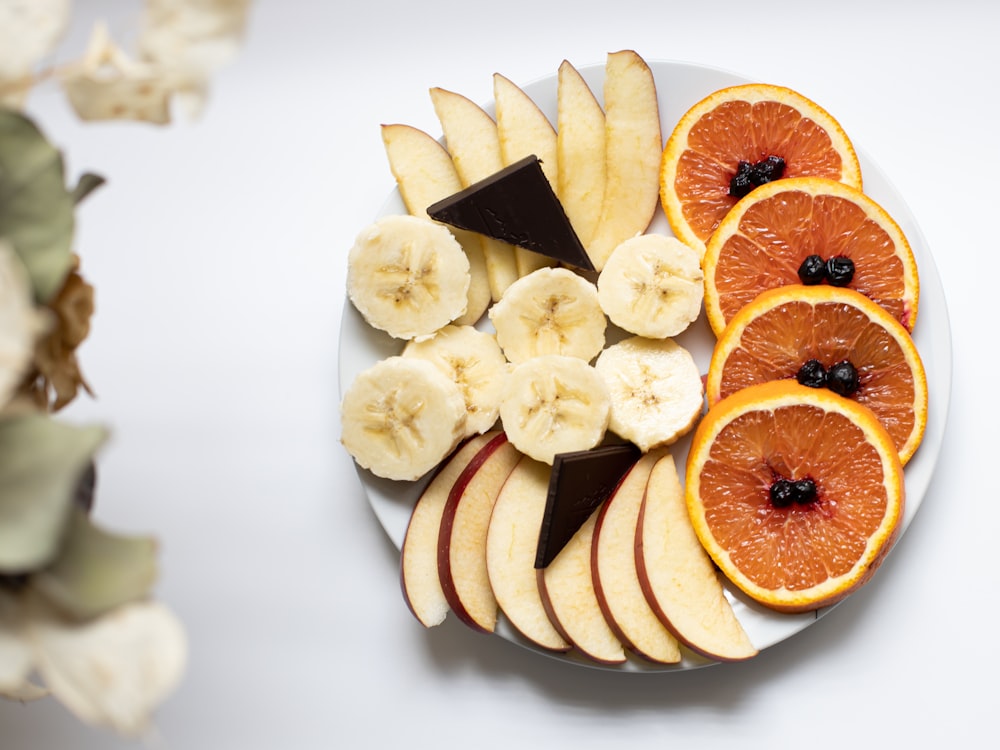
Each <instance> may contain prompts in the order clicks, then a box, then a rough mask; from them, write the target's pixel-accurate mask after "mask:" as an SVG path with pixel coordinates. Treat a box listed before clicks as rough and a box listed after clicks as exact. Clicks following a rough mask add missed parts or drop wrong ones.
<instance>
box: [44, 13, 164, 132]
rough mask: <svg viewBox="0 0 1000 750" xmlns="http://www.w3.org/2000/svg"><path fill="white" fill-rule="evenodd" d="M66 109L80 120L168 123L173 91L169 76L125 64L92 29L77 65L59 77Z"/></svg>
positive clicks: (101, 30)
mask: <svg viewBox="0 0 1000 750" xmlns="http://www.w3.org/2000/svg"><path fill="white" fill-rule="evenodd" d="M61 82H62V86H63V89H64V90H65V92H66V96H67V98H68V99H69V102H70V105H71V106H72V107H73V109H74V110H75V111H76V113H77V115H78V116H79V117H80V118H81V119H83V120H139V121H142V122H151V123H155V124H158V125H163V124H166V123H168V122H170V96H171V94H172V93H173V89H174V88H175V86H174V83H173V81H172V77H171V75H170V74H169V72H167V71H164V70H162V69H161V68H159V67H157V66H155V65H150V64H148V63H143V62H137V61H134V60H131V59H130V58H129V57H128V56H127V55H126V54H125V53H124V52H123V51H122V50H121V49H120V48H119V47H118V46H117V45H115V43H114V42H113V41H112V40H111V37H110V35H109V34H108V30H107V27H106V26H105V25H104V24H98V25H96V26H95V27H94V30H93V32H92V33H91V36H90V41H89V43H88V45H87V51H86V53H85V54H84V57H83V59H82V60H81V61H80V62H79V63H77V64H76V65H72V66H68V67H67V68H66V70H65V71H64V72H63V74H62V76H61Z"/></svg>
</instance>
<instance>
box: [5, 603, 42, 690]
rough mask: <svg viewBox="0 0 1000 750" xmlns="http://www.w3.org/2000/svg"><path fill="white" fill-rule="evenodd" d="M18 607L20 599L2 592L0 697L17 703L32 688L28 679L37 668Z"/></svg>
mask: <svg viewBox="0 0 1000 750" xmlns="http://www.w3.org/2000/svg"><path fill="white" fill-rule="evenodd" d="M18 605H19V600H18V598H17V597H14V596H11V595H9V594H6V593H3V592H0V695H3V696H6V697H8V698H11V699H15V700H20V699H21V693H22V692H23V691H24V690H25V689H26V688H27V689H29V691H30V688H31V687H33V686H32V685H31V683H30V682H29V680H28V675H29V674H30V673H31V669H32V667H33V666H34V659H33V657H32V654H31V645H30V643H29V642H28V641H27V639H26V638H25V637H24V628H23V627H22V624H21V611H20V607H19V606H18Z"/></svg>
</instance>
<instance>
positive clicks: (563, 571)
mask: <svg viewBox="0 0 1000 750" xmlns="http://www.w3.org/2000/svg"><path fill="white" fill-rule="evenodd" d="M597 515H598V511H595V512H594V513H592V514H591V516H590V517H589V518H588V519H587V520H586V521H585V522H584V524H583V525H582V526H581V527H580V528H579V529H578V530H577V532H576V534H574V535H573V537H572V538H571V539H570V540H569V542H568V543H567V544H566V546H565V547H563V548H562V551H560V552H559V554H558V555H556V557H555V559H554V560H553V561H552V562H551V563H549V565H548V567H546V568H542V569H539V570H538V571H537V575H538V582H539V589H540V590H541V593H542V602H543V603H544V605H545V610H546V612H548V615H549V619H550V620H551V621H552V623H553V624H554V625H555V627H556V629H557V630H559V632H560V633H561V634H562V636H563V637H564V638H565V639H566V640H567V641H569V642H570V643H572V644H573V645H574V646H575V647H576V648H577V649H578V650H579V651H580V653H582V654H583V655H584V656H586V657H588V658H590V659H592V660H594V661H596V662H599V663H601V664H621V663H623V662H624V661H625V660H626V657H625V649H624V647H623V645H622V642H621V641H620V640H618V638H617V637H616V636H615V633H614V631H613V630H612V629H611V626H610V625H609V624H608V621H607V619H605V617H604V612H603V611H602V610H601V605H600V603H599V602H598V601H597V594H596V592H595V591H594V578H593V568H592V567H591V562H590V557H591V543H592V541H593V537H594V529H595V527H596V525H597Z"/></svg>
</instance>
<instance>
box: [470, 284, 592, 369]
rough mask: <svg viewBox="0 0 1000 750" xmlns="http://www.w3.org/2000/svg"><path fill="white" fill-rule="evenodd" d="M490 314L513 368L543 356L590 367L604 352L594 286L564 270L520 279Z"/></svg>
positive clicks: (504, 294)
mask: <svg viewBox="0 0 1000 750" xmlns="http://www.w3.org/2000/svg"><path fill="white" fill-rule="evenodd" d="M489 315H490V320H491V321H493V327H494V328H495V329H496V332H497V341H498V342H499V344H500V347H501V348H502V349H503V353H504V354H505V355H506V356H507V359H509V360H510V361H511V362H513V363H514V364H519V363H521V362H525V361H527V360H529V359H531V358H532V357H538V356H541V355H543V354H562V355H565V356H569V357H578V358H580V359H582V360H585V361H587V362H589V361H590V360H592V359H593V358H594V357H596V356H597V355H598V354H599V353H600V351H601V349H603V348H604V333H605V330H606V329H607V325H608V321H607V318H605V316H604V312H603V311H602V310H601V305H600V303H599V302H598V301H597V287H596V286H594V284H592V283H591V282H589V281H587V280H586V279H584V278H583V277H582V276H579V275H577V274H575V273H573V272H572V271H570V270H569V269H566V268H548V267H546V268H540V269H538V270H537V271H532V272H531V273H529V274H528V275H527V276H522V277H521V278H520V279H518V280H517V281H515V282H514V283H513V284H511V285H510V286H509V287H507V289H506V290H505V291H504V293H503V296H502V297H501V298H500V300H499V301H498V302H497V303H496V304H494V305H493V307H491V308H490V312H489Z"/></svg>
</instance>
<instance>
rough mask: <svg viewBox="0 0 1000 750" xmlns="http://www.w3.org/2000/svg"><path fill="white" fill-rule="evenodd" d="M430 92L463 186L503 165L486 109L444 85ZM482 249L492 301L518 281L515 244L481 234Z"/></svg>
mask: <svg viewBox="0 0 1000 750" xmlns="http://www.w3.org/2000/svg"><path fill="white" fill-rule="evenodd" d="M430 94H431V102H432V104H433V105H434V111H435V113H436V114H437V117H438V120H439V121H440V123H441V128H442V130H443V131H444V138H445V143H446V145H447V150H448V153H449V154H450V155H451V159H452V162H453V164H454V166H455V170H456V171H457V172H458V177H459V180H460V181H461V183H462V187H463V188H465V187H469V186H470V185H472V184H474V183H476V182H479V181H480V180H484V179H486V178H487V177H489V176H490V175H493V174H495V173H497V172H499V171H500V170H501V169H503V166H504V164H503V157H502V155H501V152H500V134H499V132H498V130H497V124H496V122H495V121H494V120H493V118H492V117H490V115H489V114H488V113H487V112H486V110H484V109H483V108H482V107H480V106H479V105H478V104H476V103H475V102H473V101H472V100H471V99H468V98H467V97H465V96H462V95H461V94H456V93H455V92H452V91H448V90H447V89H442V88H438V87H435V88H432V89H431V90H430ZM455 192H457V191H455ZM441 197H445V196H441ZM433 202H434V201H431V203H433ZM431 203H428V204H426V206H429V205H431ZM426 206H425V208H426ZM483 253H484V254H485V257H486V271H487V274H488V276H489V280H490V291H491V294H492V299H493V301H494V302H495V301H497V300H499V299H500V296H501V295H502V294H503V292H504V290H505V289H506V288H507V287H508V286H510V285H511V284H513V283H514V282H515V281H517V278H518V273H517V260H516V258H515V255H514V246H513V245H510V244H508V243H506V242H500V241H499V240H495V239H493V238H491V237H484V238H483Z"/></svg>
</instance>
